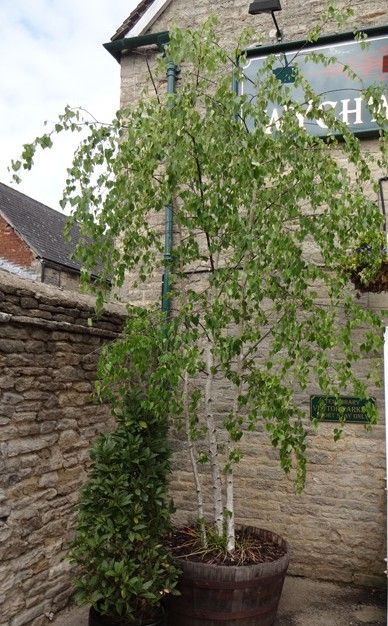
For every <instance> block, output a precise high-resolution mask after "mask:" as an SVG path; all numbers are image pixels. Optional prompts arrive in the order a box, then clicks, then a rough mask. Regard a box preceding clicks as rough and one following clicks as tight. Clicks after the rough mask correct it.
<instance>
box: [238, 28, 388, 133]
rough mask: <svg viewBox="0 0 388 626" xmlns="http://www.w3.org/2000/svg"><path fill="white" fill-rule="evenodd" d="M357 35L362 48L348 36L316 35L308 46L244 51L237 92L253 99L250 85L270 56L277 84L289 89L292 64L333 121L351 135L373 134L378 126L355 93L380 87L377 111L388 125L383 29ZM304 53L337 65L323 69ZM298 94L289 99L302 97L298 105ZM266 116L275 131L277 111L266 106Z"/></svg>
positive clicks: (387, 39) (310, 124) (315, 125)
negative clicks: (382, 89) (350, 72)
mask: <svg viewBox="0 0 388 626" xmlns="http://www.w3.org/2000/svg"><path fill="white" fill-rule="evenodd" d="M361 32H362V33H365V35H367V37H368V40H367V41H368V46H367V47H366V48H363V47H362V46H361V45H360V43H359V42H357V41H355V38H354V37H355V33H354V32H347V33H342V34H339V35H331V36H327V37H321V38H320V39H319V40H318V41H316V42H314V43H311V42H307V41H293V42H287V43H280V44H275V45H272V46H256V47H255V48H249V49H248V50H246V51H245V55H246V57H247V64H246V65H245V67H244V68H243V69H244V74H245V75H246V77H247V79H246V80H245V81H243V82H242V83H241V85H240V86H239V91H240V92H241V93H247V94H249V95H251V96H253V97H254V96H255V86H254V83H255V81H257V77H258V75H259V74H260V69H261V67H262V66H263V65H264V63H265V61H266V59H267V58H268V56H269V55H274V56H275V64H274V67H273V72H274V74H275V75H276V76H277V78H279V80H280V81H281V82H282V83H285V84H288V86H289V87H290V88H291V90H292V89H293V88H292V83H293V67H295V66H298V68H299V70H300V71H302V72H303V75H304V76H305V78H306V79H307V80H308V82H309V84H310V85H311V87H312V88H313V90H314V91H315V93H316V94H317V95H319V96H320V98H321V106H322V108H328V109H332V110H334V111H335V114H336V116H337V118H338V119H340V120H341V121H343V122H344V123H346V124H347V126H348V127H349V129H350V130H351V131H352V132H353V133H354V134H355V135H358V136H375V135H376V134H378V132H379V130H380V128H379V126H378V125H377V124H376V122H375V120H373V117H372V114H371V113H370V111H369V109H368V104H367V102H364V101H363V98H362V97H361V94H360V91H361V90H362V89H364V88H365V87H367V86H370V85H372V84H381V83H383V84H384V85H385V86H386V87H385V95H384V96H383V97H382V101H381V107H383V109H382V110H384V108H385V110H386V114H387V121H388V26H380V27H377V28H369V29H368V28H367V29H365V30H362V31H361ZM309 52H319V53H323V54H325V56H328V57H335V58H336V59H337V60H338V62H336V63H335V64H331V65H329V66H327V67H325V66H323V65H322V64H316V63H313V62H312V61H310V60H308V59H304V56H305V55H306V53H309ZM344 65H348V66H349V67H350V68H351V69H352V70H353V71H354V72H355V74H356V75H357V79H352V78H350V77H349V76H348V75H347V74H346V72H344ZM299 91H300V90H297V89H294V93H293V94H292V95H293V97H294V98H295V100H298V99H301V98H302V99H301V102H303V97H302V93H299ZM267 112H268V117H269V121H270V123H271V127H273V126H275V127H276V124H277V118H280V117H281V111H280V109H279V107H276V106H275V105H273V104H272V105H270V106H269V107H268V111H267ZM300 124H301V125H304V127H305V128H306V130H307V131H308V132H309V133H311V134H313V135H316V136H318V137H325V136H327V134H328V129H327V128H326V127H325V125H324V123H323V122H322V120H317V121H315V122H314V121H312V120H308V121H307V120H305V119H303V120H302V119H300Z"/></svg>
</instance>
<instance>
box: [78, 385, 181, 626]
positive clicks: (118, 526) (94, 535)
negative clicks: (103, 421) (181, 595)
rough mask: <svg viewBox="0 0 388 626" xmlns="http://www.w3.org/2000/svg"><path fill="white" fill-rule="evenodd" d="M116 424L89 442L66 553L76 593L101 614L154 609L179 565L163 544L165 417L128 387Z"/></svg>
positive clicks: (130, 614)
mask: <svg viewBox="0 0 388 626" xmlns="http://www.w3.org/2000/svg"><path fill="white" fill-rule="evenodd" d="M115 416H116V418H117V422H118V425H117V428H116V430H115V431H114V432H113V433H109V434H105V435H102V436H100V437H99V438H98V440H97V441H96V443H95V444H94V445H93V447H92V449H91V459H92V466H91V469H90V475H89V480H88V482H87V484H86V486H85V487H84V489H83V491H82V493H81V498H80V504H79V510H78V519H77V527H76V536H75V539H74V541H73V543H72V546H71V551H70V558H71V560H72V561H73V562H75V563H77V564H78V566H79V575H78V580H77V581H76V588H77V593H76V600H77V601H78V603H79V604H90V605H92V606H93V607H94V608H95V609H96V610H98V611H99V612H100V613H102V614H110V615H118V616H121V617H126V618H129V619H134V618H136V619H139V618H141V619H145V618H148V617H152V616H153V614H154V613H155V612H156V610H157V606H158V605H159V603H160V601H161V599H162V598H163V596H164V595H165V594H167V593H169V592H170V591H171V590H173V588H174V586H175V583H176V578H177V571H176V568H175V567H174V566H173V564H172V561H171V558H170V555H169V553H168V551H167V550H166V548H165V547H164V545H163V537H164V535H165V534H166V533H167V531H168V529H169V523H170V515H171V510H172V505H171V502H170V500H169V498H168V495H167V476H168V473H169V470H170V466H169V456H170V452H169V447H168V443H167V437H166V435H167V423H166V420H163V419H161V418H160V417H155V415H154V414H152V413H150V412H145V410H144V408H143V405H142V402H141V399H140V398H139V397H136V396H135V395H134V394H132V395H130V396H129V397H128V395H127V396H126V398H125V399H124V400H122V402H121V405H120V404H116V406H115Z"/></svg>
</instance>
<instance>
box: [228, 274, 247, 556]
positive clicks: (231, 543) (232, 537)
mask: <svg viewBox="0 0 388 626" xmlns="http://www.w3.org/2000/svg"><path fill="white" fill-rule="evenodd" d="M242 291H243V297H244V295H245V285H244V288H243V290H242ZM243 332H244V323H243V322H240V324H239V334H240V337H241V335H242V334H243ZM242 365H243V352H242V348H241V350H240V354H239V355H238V362H237V375H238V376H239V378H240V382H239V385H238V387H236V391H235V394H234V400H233V418H234V419H236V416H237V411H238V399H239V396H240V394H241V392H242V380H241V373H242ZM230 453H231V446H230V444H229V445H228V456H229V455H230ZM227 467H228V468H229V471H227V472H226V513H227V521H226V538H227V550H228V552H233V551H234V549H235V547H236V528H235V516H234V476H233V463H232V462H231V461H230V459H229V458H228V466H227Z"/></svg>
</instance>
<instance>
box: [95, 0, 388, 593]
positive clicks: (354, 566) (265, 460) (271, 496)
mask: <svg viewBox="0 0 388 626" xmlns="http://www.w3.org/2000/svg"><path fill="white" fill-rule="evenodd" d="M249 4H250V2H249V0H228V1H227V2H222V3H216V4H215V5H214V4H213V3H211V2H209V0H198V1H197V2H192V1H191V0H153V1H152V0H143V1H142V2H140V3H139V5H138V7H137V8H136V9H135V10H134V11H133V12H132V13H131V15H130V16H129V17H128V18H127V19H126V20H125V21H124V23H123V24H122V25H121V26H120V27H119V28H118V30H117V32H116V33H115V34H114V35H113V37H112V40H111V42H110V43H108V44H105V47H106V48H107V49H108V51H109V52H110V53H111V54H112V55H113V56H114V58H115V59H116V60H117V61H118V62H119V63H120V68H121V104H122V106H127V105H130V104H135V103H136V102H137V100H138V97H139V93H141V91H142V89H143V88H144V89H146V88H147V85H148V83H149V74H148V68H147V63H146V60H147V61H148V65H149V64H151V65H152V62H153V60H154V58H155V55H156V54H157V52H158V47H157V45H155V43H157V42H156V41H155V38H154V40H153V41H154V45H146V46H144V43H146V41H145V40H144V42H142V48H141V54H139V53H138V51H137V50H135V49H134V48H135V47H136V46H137V43H138V42H134V40H133V38H135V37H140V36H142V35H145V34H152V33H154V34H156V33H160V34H161V36H162V35H165V34H166V32H167V31H168V30H169V29H170V28H171V26H172V25H174V24H177V25H179V26H181V27H188V28H193V27H196V26H198V25H200V24H201V22H203V20H204V19H205V18H206V17H208V16H209V15H210V14H212V13H217V15H218V19H219V22H218V29H219V31H220V33H221V38H222V40H223V42H224V43H226V44H228V43H230V42H232V41H233V40H234V37H235V35H236V33H237V32H239V31H240V30H241V29H242V28H243V27H245V26H254V27H255V29H256V32H257V36H258V38H259V37H260V38H261V39H262V40H264V42H267V43H275V41H276V32H275V31H274V27H273V23H272V20H271V16H270V15H269V14H267V15H260V16H257V15H256V16H252V15H249V13H248V8H249ZM282 5H283V10H282V12H281V14H280V16H279V18H278V21H279V23H280V25H281V28H282V30H283V31H284V37H285V41H293V40H294V41H297V40H302V39H303V38H304V36H305V35H306V33H307V31H308V29H309V28H310V27H312V26H314V25H315V24H316V22H317V19H318V18H319V15H320V13H321V11H322V9H323V6H324V5H325V3H324V2H323V0H305V1H304V2H300V1H298V0H282ZM352 8H353V10H354V15H353V17H352V18H351V20H350V21H349V23H348V24H347V26H346V30H351V29H352V28H359V29H360V28H372V27H378V26H383V25H384V24H386V23H387V22H388V8H387V5H386V2H385V1H384V0H368V2H366V1H365V0H356V1H355V2H352ZM324 34H333V33H330V26H326V30H324ZM151 40H152V38H151ZM256 41H257V40H255V41H253V42H252V44H255V42H256ZM349 112H350V111H349ZM366 143H367V146H368V149H371V150H373V147H374V143H373V139H372V140H370V139H368V140H366ZM385 175H386V173H384V172H380V173H376V178H378V177H379V176H385ZM192 280H193V281H198V280H201V277H200V276H197V277H196V276H195V275H194V272H192ZM158 281H159V285H160V280H159V278H158V280H157V281H156V282H158ZM127 297H128V299H129V300H130V301H131V302H134V303H136V304H144V303H147V302H150V301H152V300H153V299H154V298H160V288H159V289H155V283H153V284H152V285H149V286H147V285H146V286H144V288H143V289H142V291H141V292H140V290H139V291H136V292H135V291H132V292H131V293H130V292H129V291H128V294H127ZM361 301H362V303H363V304H365V306H368V307H371V308H372V309H375V310H380V309H381V308H388V307H387V305H388V301H387V298H386V296H384V295H373V294H370V295H363V296H361ZM363 367H364V370H365V372H366V371H367V368H368V363H367V362H365V363H364V364H363ZM371 394H373V395H374V396H376V398H377V402H378V406H379V410H380V414H381V423H380V424H379V425H377V426H376V427H375V428H374V430H373V431H372V432H366V431H365V429H364V428H363V427H362V426H361V425H357V424H351V425H349V426H348V427H347V428H346V433H345V437H344V439H343V440H341V441H340V442H337V443H334V441H333V436H332V427H331V426H330V425H329V424H322V425H321V427H320V430H319V432H318V433H317V434H313V433H312V434H311V436H310V437H309V438H310V441H309V453H308V462H309V470H308V479H307V486H306V488H305V491H304V493H303V494H302V495H301V496H295V495H294V489H293V485H292V483H291V482H290V481H289V480H288V479H287V478H286V477H285V476H284V475H283V473H282V471H281V470H280V468H279V463H278V459H277V455H276V453H275V451H273V450H271V448H270V446H269V445H268V442H267V441H265V440H264V438H265V437H266V435H265V433H264V432H260V430H258V432H256V433H249V434H248V435H247V438H246V440H245V448H244V452H245V456H244V459H243V461H242V462H241V465H240V469H239V484H238V489H237V494H238V495H237V498H238V501H237V503H236V516H237V521H238V522H241V523H244V524H248V525H254V526H261V527H264V528H270V529H271V530H274V531H276V532H278V533H280V534H281V535H283V536H284V537H286V538H287V540H288V541H289V543H290V546H291V553H292V559H291V568H290V571H291V573H292V574H296V575H303V576H309V577H313V578H321V579H326V580H337V581H343V582H353V583H355V584H370V585H373V584H379V583H381V582H382V581H383V579H384V570H385V568H386V565H385V563H384V556H385V547H384V546H385V523H386V512H385V511H386V508H385V507H386V496H385V489H384V488H385V475H386V470H385V446H384V425H383V421H384V418H383V416H384V406H383V393H382V391H381V389H371ZM225 395H226V396H227V390H226V389H225V388H223V389H220V392H219V398H217V408H216V409H215V410H216V411H217V410H219V411H220V412H222V411H227V410H228V409H227V408H225ZM309 402H310V398H309V394H308V393H307V392H306V395H305V396H303V397H302V396H301V397H300V404H301V406H302V407H303V408H304V409H306V411H307V412H308V411H309ZM172 491H173V496H174V499H175V503H176V506H177V514H178V518H179V520H180V521H186V520H187V519H190V518H193V517H194V516H195V503H194V502H193V497H192V494H193V486H192V478H191V472H190V468H189V467H188V464H187V454H186V452H184V451H180V450H179V447H178V448H177V452H176V456H175V464H174V477H173V480H172Z"/></svg>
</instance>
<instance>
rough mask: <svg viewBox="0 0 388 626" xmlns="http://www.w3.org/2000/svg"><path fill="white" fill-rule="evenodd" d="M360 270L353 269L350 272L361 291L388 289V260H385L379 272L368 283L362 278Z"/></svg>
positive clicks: (372, 291)
mask: <svg viewBox="0 0 388 626" xmlns="http://www.w3.org/2000/svg"><path fill="white" fill-rule="evenodd" d="M360 271H361V269H360V270H359V271H357V270H353V271H352V272H351V273H350V279H351V281H352V283H353V284H354V287H355V288H356V289H357V291H360V292H361V293H368V292H369V293H382V292H384V291H388V261H383V263H382V264H381V267H380V269H379V270H378V272H377V274H375V276H373V278H371V279H370V280H369V281H368V282H367V283H365V282H363V281H362V280H361V278H360V275H359V272H360Z"/></svg>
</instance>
